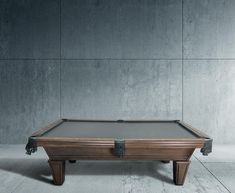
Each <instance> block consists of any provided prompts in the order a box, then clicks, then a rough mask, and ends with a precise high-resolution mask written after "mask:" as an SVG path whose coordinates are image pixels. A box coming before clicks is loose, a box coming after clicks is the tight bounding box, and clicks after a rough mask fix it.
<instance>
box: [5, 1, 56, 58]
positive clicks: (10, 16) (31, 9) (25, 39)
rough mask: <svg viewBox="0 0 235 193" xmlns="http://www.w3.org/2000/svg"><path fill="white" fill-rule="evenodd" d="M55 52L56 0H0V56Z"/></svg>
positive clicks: (53, 54)
mask: <svg viewBox="0 0 235 193" xmlns="http://www.w3.org/2000/svg"><path fill="white" fill-rule="evenodd" d="M59 56H60V7H59V0H50V1H44V0H37V1H33V0H1V1H0V58H5V59H6V58H9V59H12V58H16V59H17V58H33V59H34V58H36V59H38V58H43V59H44V58H58V57H59Z"/></svg>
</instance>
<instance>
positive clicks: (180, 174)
mask: <svg viewBox="0 0 235 193" xmlns="http://www.w3.org/2000/svg"><path fill="white" fill-rule="evenodd" d="M189 164H190V161H173V178H174V182H175V184H176V185H183V184H184V181H185V177H186V175H187V172H188V167H189Z"/></svg>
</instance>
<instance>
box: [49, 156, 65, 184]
mask: <svg viewBox="0 0 235 193" xmlns="http://www.w3.org/2000/svg"><path fill="white" fill-rule="evenodd" d="M48 162H49V165H50V167H51V172H52V176H53V183H54V184H55V185H62V184H63V183H64V180H65V161H64V160H49V161H48Z"/></svg>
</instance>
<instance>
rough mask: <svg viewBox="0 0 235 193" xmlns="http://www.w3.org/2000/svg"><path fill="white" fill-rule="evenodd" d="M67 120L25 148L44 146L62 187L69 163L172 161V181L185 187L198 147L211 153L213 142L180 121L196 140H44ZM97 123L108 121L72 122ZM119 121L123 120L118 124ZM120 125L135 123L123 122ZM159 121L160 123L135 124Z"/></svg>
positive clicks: (37, 135)
mask: <svg viewBox="0 0 235 193" xmlns="http://www.w3.org/2000/svg"><path fill="white" fill-rule="evenodd" d="M66 121H68V119H61V120H59V121H56V122H54V123H53V124H51V125H49V126H47V127H45V128H42V129H40V130H38V131H36V132H35V133H33V134H32V135H31V136H30V137H29V139H28V143H27V145H26V151H27V152H26V153H27V154H31V153H33V152H35V151H37V147H38V146H42V147H43V148H44V149H45V151H46V153H47V155H48V157H49V165H50V167H51V171H52V176H53V182H54V184H56V185H62V184H63V182H64V179H65V161H66V160H163V161H166V162H169V161H170V160H173V179H174V182H175V184H176V185H183V184H184V181H185V177H186V174H187V171H188V167H189V164H190V157H191V155H192V154H193V152H194V150H195V149H196V148H201V152H202V154H203V155H208V153H210V152H211V151H212V139H211V138H210V137H209V136H207V135H206V134H204V133H202V132H201V131H199V130H197V129H195V128H193V127H191V126H190V125H188V124H186V123H183V122H181V121H179V120H176V121H174V122H176V123H178V124H180V125H181V126H182V127H184V128H185V129H186V130H188V131H189V132H191V133H192V134H194V135H196V136H197V137H198V138H195V139H113V138H76V137H73V138H71V137H45V136H43V134H45V133H46V132H48V131H50V130H51V129H53V128H55V127H57V126H58V125H60V124H62V123H63V122H66ZM69 121H89V122H92V121H96V122H97V121H98V122H102V121H103V122H114V121H109V120H108V121H107V120H102V121H101V120H69ZM119 122H120V121H119ZM121 122H133V121H132V120H131V121H121ZM135 122H157V121H135Z"/></svg>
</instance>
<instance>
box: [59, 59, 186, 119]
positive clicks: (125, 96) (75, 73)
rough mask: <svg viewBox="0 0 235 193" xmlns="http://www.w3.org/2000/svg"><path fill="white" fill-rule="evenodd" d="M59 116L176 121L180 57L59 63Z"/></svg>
mask: <svg viewBox="0 0 235 193" xmlns="http://www.w3.org/2000/svg"><path fill="white" fill-rule="evenodd" d="M62 64H63V65H62V89H61V92H62V98H61V100H62V101H61V103H62V116H63V117H74V118H81V119H83V118H84V119H181V115H182V111H181V107H182V102H181V101H182V95H181V94H182V92H181V89H182V88H181V87H182V79H181V75H182V71H181V70H182V68H181V61H154V60H152V61H150V60H148V61H139V60H138V61H136V60H135V61H126V60H115V61H113V60H103V61H100V60H93V61H90V60H89V61H86V60H80V61H63V62H62Z"/></svg>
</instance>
